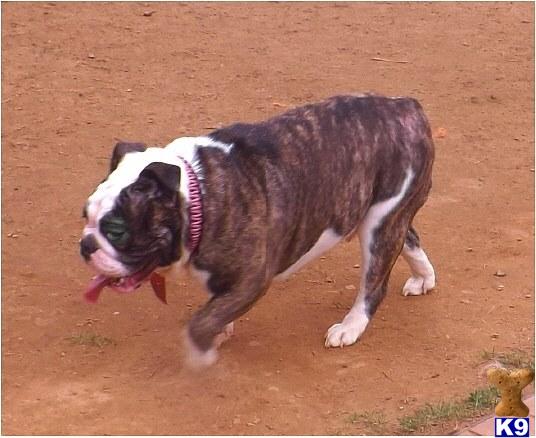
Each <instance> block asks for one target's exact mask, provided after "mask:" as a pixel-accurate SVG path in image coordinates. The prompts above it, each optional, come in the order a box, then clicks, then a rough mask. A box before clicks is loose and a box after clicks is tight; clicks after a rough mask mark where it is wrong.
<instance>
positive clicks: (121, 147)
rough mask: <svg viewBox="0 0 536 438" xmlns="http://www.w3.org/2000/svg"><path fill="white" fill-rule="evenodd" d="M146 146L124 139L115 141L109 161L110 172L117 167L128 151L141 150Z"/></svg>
mask: <svg viewBox="0 0 536 438" xmlns="http://www.w3.org/2000/svg"><path fill="white" fill-rule="evenodd" d="M146 148H147V147H146V146H145V145H144V144H143V143H130V142H126V141H120V142H119V143H117V144H116V145H115V147H114V151H113V153H112V160H111V161H110V173H112V172H113V171H114V170H115V169H116V168H117V166H118V165H119V163H120V162H121V160H122V159H123V157H124V156H125V155H126V154H128V153H130V152H143V151H144V150H145V149H146Z"/></svg>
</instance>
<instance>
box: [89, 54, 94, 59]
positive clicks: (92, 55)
mask: <svg viewBox="0 0 536 438" xmlns="http://www.w3.org/2000/svg"><path fill="white" fill-rule="evenodd" d="M87 57H88V58H89V59H95V55H94V54H93V53H90V54H89V55H87Z"/></svg>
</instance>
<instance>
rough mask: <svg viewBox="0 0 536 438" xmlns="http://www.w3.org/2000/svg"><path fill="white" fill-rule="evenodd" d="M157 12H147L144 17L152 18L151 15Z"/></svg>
mask: <svg viewBox="0 0 536 438" xmlns="http://www.w3.org/2000/svg"><path fill="white" fill-rule="evenodd" d="M155 12H156V11H145V12H144V13H143V16H144V17H150V16H151V15H153V14H154V13H155Z"/></svg>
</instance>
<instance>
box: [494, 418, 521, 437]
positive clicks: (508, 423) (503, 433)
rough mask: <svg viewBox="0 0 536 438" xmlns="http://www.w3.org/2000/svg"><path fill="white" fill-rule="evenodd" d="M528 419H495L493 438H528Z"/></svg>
mask: <svg viewBox="0 0 536 438" xmlns="http://www.w3.org/2000/svg"><path fill="white" fill-rule="evenodd" d="M529 426H530V423H529V417H526V418H514V417H495V436H499V437H521V436H523V437H525V436H526V437H528V436H529V433H530V427H529Z"/></svg>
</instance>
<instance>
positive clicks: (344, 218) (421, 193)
mask: <svg viewBox="0 0 536 438" xmlns="http://www.w3.org/2000/svg"><path fill="white" fill-rule="evenodd" d="M209 137H211V138H213V139H215V140H218V141H221V142H224V143H228V144H233V145H234V146H233V147H232V149H231V150H230V152H229V153H225V152H224V151H222V150H220V149H215V148H203V149H200V150H199V160H200V164H201V167H202V169H203V175H204V177H203V186H204V196H203V215H204V228H203V237H202V240H201V244H200V246H199V249H198V251H197V252H196V253H195V254H193V256H192V258H191V263H192V264H193V265H194V266H195V267H196V268H197V269H200V270H204V271H208V272H209V273H210V274H211V276H210V279H209V281H208V287H209V289H210V291H211V292H212V293H213V298H212V299H211V300H210V301H209V302H208V303H207V304H206V305H205V306H204V307H203V308H202V309H201V310H200V311H199V312H197V313H196V314H195V316H194V317H193V318H192V320H191V321H190V325H189V332H190V336H191V337H192V339H193V340H194V342H195V343H196V344H197V345H198V346H199V347H200V348H201V349H202V350H206V349H208V348H210V346H211V345H212V341H213V338H214V337H215V336H216V335H217V334H218V333H220V332H221V331H222V329H223V327H224V326H225V325H226V324H228V323H230V322H231V321H233V320H235V319H236V318H237V317H239V316H240V315H242V314H243V313H245V312H246V311H247V310H248V309H249V308H250V307H251V306H252V305H253V304H254V303H255V301H256V300H257V299H258V298H259V297H260V296H262V295H263V294H264V293H265V292H266V290H267V288H268V286H269V285H270V282H271V281H272V279H273V278H274V276H276V275H277V274H279V273H281V272H283V271H285V270H286V269H287V268H288V267H289V266H291V265H292V264H294V263H295V262H296V261H297V260H298V259H299V258H300V257H301V256H302V255H303V254H305V253H306V252H307V251H308V250H309V249H310V248H311V247H312V246H313V245H314V244H315V242H316V241H317V240H318V238H319V237H320V235H321V234H322V232H323V231H324V230H326V229H329V228H332V229H333V230H334V231H335V232H336V233H337V234H339V235H341V236H350V235H351V234H352V233H353V232H354V231H355V230H356V229H357V227H358V226H359V224H360V221H361V220H362V219H363V217H364V216H365V214H366V213H367V211H368V209H369V207H370V206H372V205H374V204H376V203H378V202H380V201H382V200H385V199H388V198H390V197H392V196H394V195H395V194H397V193H398V192H400V190H401V186H402V182H403V180H404V177H405V176H406V170H407V169H408V168H411V169H413V172H414V174H415V176H414V178H413V180H412V181H411V185H410V187H409V189H408V191H407V194H406V196H405V197H404V199H403V201H402V205H401V206H399V207H398V208H397V209H396V212H395V213H394V214H393V216H392V217H389V218H386V220H385V225H384V226H383V227H381V228H379V229H378V230H377V231H376V234H378V236H376V238H375V242H376V247H375V248H373V253H374V254H376V255H377V262H376V263H373V264H371V266H370V268H369V272H368V273H367V283H369V284H370V285H371V290H369V291H368V300H367V301H368V303H369V309H368V310H369V316H370V315H372V314H373V313H374V311H375V310H376V307H377V306H378V304H379V302H380V301H381V299H382V298H383V295H384V294H385V288H386V286H387V279H388V276H389V272H390V270H391V267H392V265H393V263H394V261H395V260H396V258H397V256H398V255H399V253H400V251H401V249H402V245H403V243H404V237H405V236H406V234H407V232H408V229H409V227H410V224H411V221H412V219H413V216H414V215H415V213H416V212H417V210H418V209H419V208H420V207H421V206H422V205H423V204H424V202H425V200H426V197H427V195H428V192H429V190H430V187H431V173H432V162H433V158H434V148H433V143H432V138H431V133H430V127H429V125H428V122H427V120H426V117H425V115H424V113H423V110H422V107H421V106H420V105H419V103H418V102H417V101H416V100H414V99H410V98H396V99H393V98H385V97H379V96H367V97H354V96H338V97H333V98H330V99H328V100H326V101H324V102H321V103H318V104H313V105H306V106H303V107H300V108H296V109H293V110H291V111H288V112H286V113H284V114H282V115H279V116H276V117H274V118H271V119H269V120H267V121H265V122H261V123H254V124H242V123H240V124H235V125H232V126H229V127H226V128H223V129H219V130H217V131H214V132H213V133H211V134H210V135H209ZM408 243H409V244H410V245H412V246H415V245H418V237H417V235H416V233H415V231H414V230H412V232H411V233H409V234H408Z"/></svg>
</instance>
